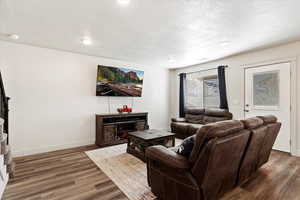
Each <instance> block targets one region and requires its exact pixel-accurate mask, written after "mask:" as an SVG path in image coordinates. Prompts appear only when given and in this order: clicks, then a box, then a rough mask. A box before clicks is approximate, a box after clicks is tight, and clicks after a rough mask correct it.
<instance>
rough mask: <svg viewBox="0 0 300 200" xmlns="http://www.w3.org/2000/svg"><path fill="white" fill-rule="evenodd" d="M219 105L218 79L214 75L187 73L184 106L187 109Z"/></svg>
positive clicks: (216, 106)
mask: <svg viewBox="0 0 300 200" xmlns="http://www.w3.org/2000/svg"><path fill="white" fill-rule="evenodd" d="M219 105H220V95H219V80H218V77H217V76H216V75H214V76H203V74H200V73H193V74H187V77H186V84H185V107H186V108H188V109H198V108H218V107H219Z"/></svg>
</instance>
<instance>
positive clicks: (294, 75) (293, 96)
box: [241, 57, 300, 156]
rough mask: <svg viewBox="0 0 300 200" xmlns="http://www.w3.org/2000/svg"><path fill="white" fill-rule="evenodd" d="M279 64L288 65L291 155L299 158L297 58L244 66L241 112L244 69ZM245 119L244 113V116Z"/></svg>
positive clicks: (244, 83) (244, 82)
mask: <svg viewBox="0 0 300 200" xmlns="http://www.w3.org/2000/svg"><path fill="white" fill-rule="evenodd" d="M281 63H290V67H291V68H290V70H291V74H290V81H291V91H290V95H291V97H290V98H291V100H290V101H291V102H290V105H291V109H290V120H291V123H290V131H291V132H290V138H291V155H293V156H300V152H298V150H297V135H296V133H297V132H296V130H297V123H296V116H297V58H296V57H291V58H283V59H278V60H270V61H262V62H257V63H250V64H244V65H242V66H241V67H242V68H243V70H244V72H243V73H244V81H243V91H244V95H243V98H244V99H243V103H242V106H243V110H244V109H245V100H246V99H245V97H246V95H245V93H246V90H245V85H246V69H249V68H257V67H263V66H267V65H274V64H281ZM243 116H244V117H245V112H244V115H243Z"/></svg>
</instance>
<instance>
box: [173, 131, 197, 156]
mask: <svg viewBox="0 0 300 200" xmlns="http://www.w3.org/2000/svg"><path fill="white" fill-rule="evenodd" d="M195 137H196V136H195V135H192V136H190V137H188V138H185V139H184V140H183V142H182V143H181V145H179V146H178V149H177V153H178V154H180V155H183V156H185V157H187V158H188V157H189V156H190V154H191V152H192V150H193V147H194V144H195Z"/></svg>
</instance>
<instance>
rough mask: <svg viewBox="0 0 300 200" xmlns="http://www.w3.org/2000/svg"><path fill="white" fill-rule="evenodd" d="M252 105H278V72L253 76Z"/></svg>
mask: <svg viewBox="0 0 300 200" xmlns="http://www.w3.org/2000/svg"><path fill="white" fill-rule="evenodd" d="M253 104H254V105H255V106H278V105H279V77H278V71H273V72H264V73H257V74H254V75H253Z"/></svg>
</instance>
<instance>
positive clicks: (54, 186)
mask: <svg viewBox="0 0 300 200" xmlns="http://www.w3.org/2000/svg"><path fill="white" fill-rule="evenodd" d="M96 148H97V147H96V146H85V147H78V148H73V149H68V150H62V151H55V152H50V153H44V154H39V155H33V156H26V157H21V158H17V159H15V161H16V176H15V178H14V179H11V180H10V181H9V183H8V186H7V188H6V190H5V193H4V199H5V200H6V199H8V200H10V199H12V200H14V199H18V200H21V199H22V200H39V199H43V200H44V199H45V200H59V199H61V200H65V199H66V200H93V199H95V200H97V199H100V200H109V199H111V200H118V199H121V200H125V199H126V200H127V198H126V196H125V195H124V194H123V193H122V192H121V191H120V190H119V189H118V187H117V186H116V185H115V184H114V183H113V182H112V181H111V180H110V179H109V178H108V177H107V176H106V175H105V174H104V173H103V172H102V171H101V170H100V169H98V168H97V166H96V165H95V164H94V163H93V162H92V161H91V160H90V159H89V158H88V157H87V156H86V154H85V153H84V151H87V150H92V149H96ZM238 199H245V200H248V199H249V200H250V199H251V200H252V199H256V200H300V158H297V157H291V156H289V155H288V154H286V153H282V152H278V151H273V152H272V155H271V158H270V161H269V162H268V163H267V164H266V165H264V167H263V168H262V169H260V170H259V172H258V173H257V174H256V175H255V176H254V177H252V178H251V179H250V180H249V181H248V182H246V183H245V184H243V185H242V186H241V187H238V188H237V189H235V190H234V191H232V192H230V193H228V194H226V195H225V197H223V198H222V200H238Z"/></svg>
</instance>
